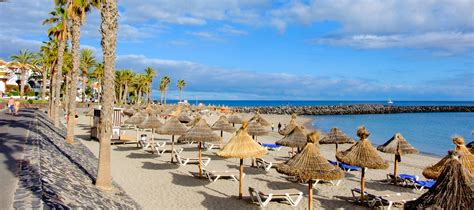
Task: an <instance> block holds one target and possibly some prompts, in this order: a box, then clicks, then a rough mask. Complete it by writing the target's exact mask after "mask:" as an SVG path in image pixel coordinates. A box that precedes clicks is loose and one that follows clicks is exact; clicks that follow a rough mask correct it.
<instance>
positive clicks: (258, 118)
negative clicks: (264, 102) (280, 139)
mask: <svg viewBox="0 0 474 210" xmlns="http://www.w3.org/2000/svg"><path fill="white" fill-rule="evenodd" d="M249 121H250V122H252V121H256V122H258V123H260V124H261V125H262V126H270V123H269V122H268V121H267V120H265V119H263V118H262V116H260V114H259V113H256V114H255V115H254V116H253V117H252V118H251V119H250V120H249Z"/></svg>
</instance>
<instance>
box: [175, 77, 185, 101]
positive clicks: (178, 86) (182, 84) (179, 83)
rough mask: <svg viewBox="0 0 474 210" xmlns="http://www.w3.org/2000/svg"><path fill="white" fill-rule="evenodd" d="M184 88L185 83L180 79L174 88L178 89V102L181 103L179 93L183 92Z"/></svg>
mask: <svg viewBox="0 0 474 210" xmlns="http://www.w3.org/2000/svg"><path fill="white" fill-rule="evenodd" d="M185 86H186V82H184V80H182V79H180V80H178V82H177V83H176V87H177V88H178V89H179V101H181V93H182V92H183V88H184V87H185Z"/></svg>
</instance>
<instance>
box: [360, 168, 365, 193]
mask: <svg viewBox="0 0 474 210" xmlns="http://www.w3.org/2000/svg"><path fill="white" fill-rule="evenodd" d="M364 188H365V167H362V176H361V177H360V190H361V191H362V192H361V193H360V201H364V192H365V191H364Z"/></svg>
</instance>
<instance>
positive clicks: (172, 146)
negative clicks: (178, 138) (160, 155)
mask: <svg viewBox="0 0 474 210" xmlns="http://www.w3.org/2000/svg"><path fill="white" fill-rule="evenodd" d="M173 158H174V135H171V163H173Z"/></svg>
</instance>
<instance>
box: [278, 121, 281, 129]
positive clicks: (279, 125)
mask: <svg viewBox="0 0 474 210" xmlns="http://www.w3.org/2000/svg"><path fill="white" fill-rule="evenodd" d="M280 130H281V123H280V122H278V131H280Z"/></svg>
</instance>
